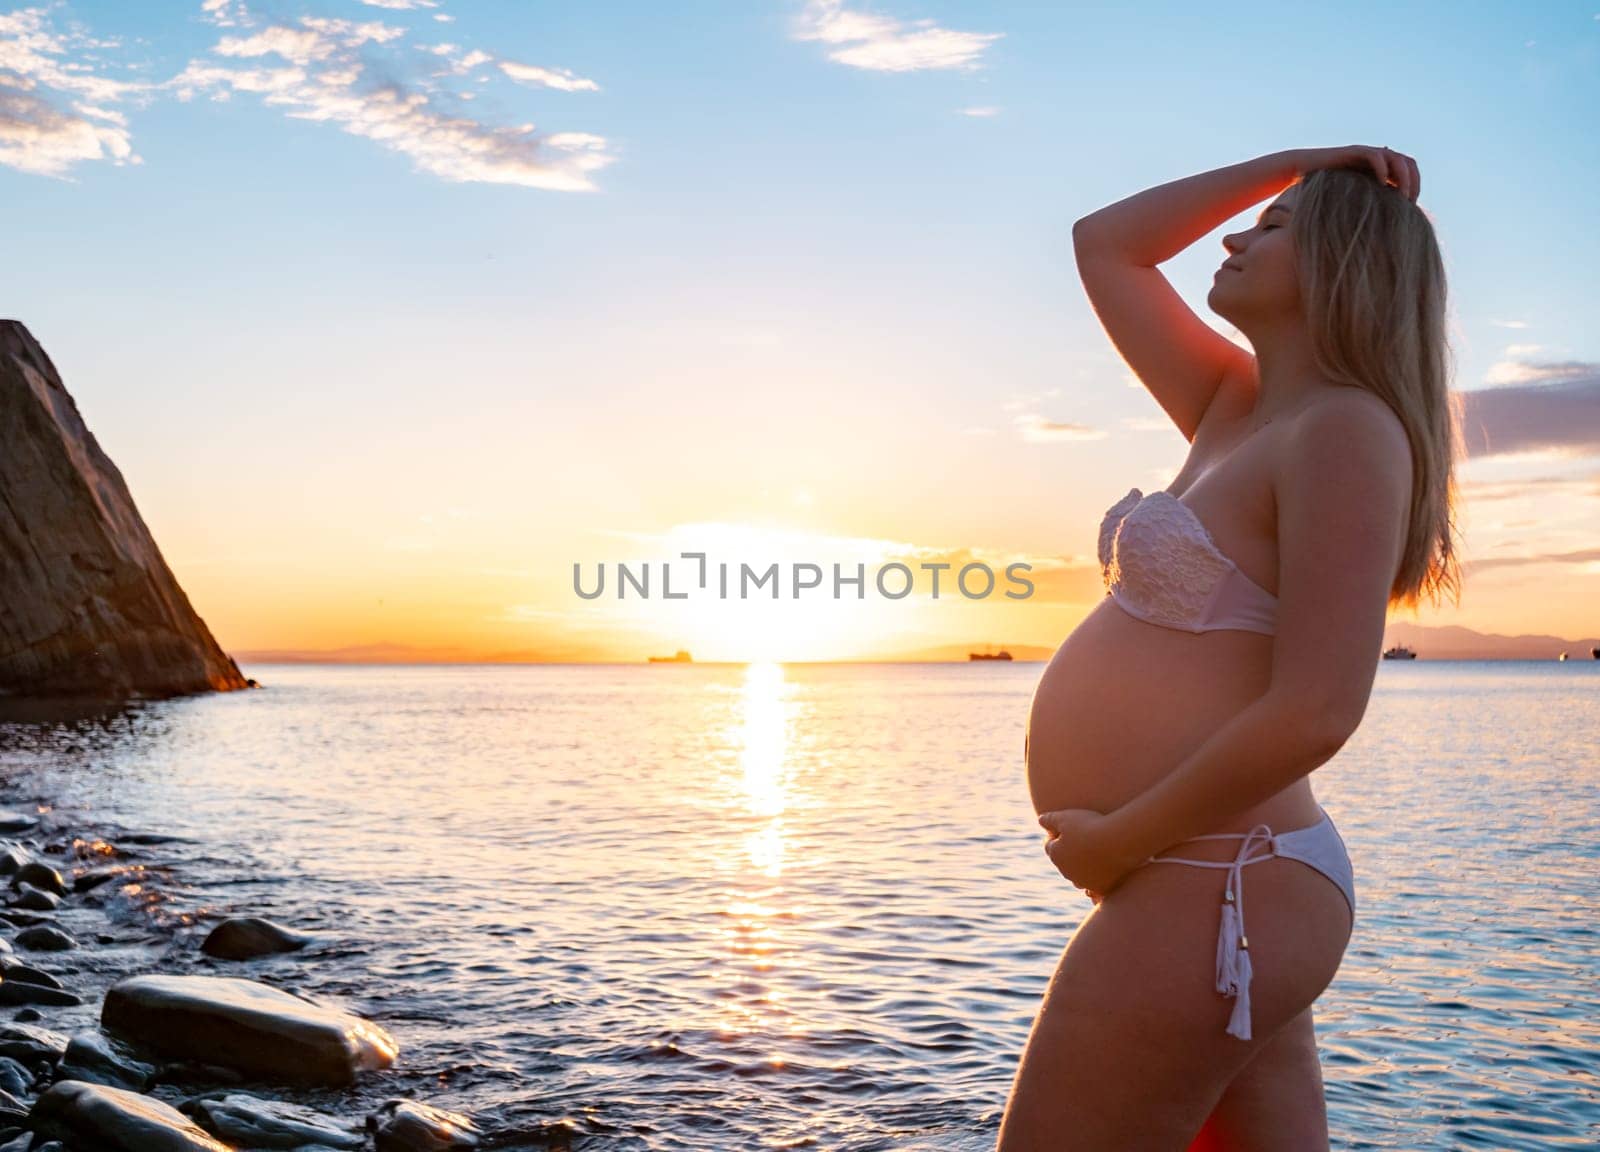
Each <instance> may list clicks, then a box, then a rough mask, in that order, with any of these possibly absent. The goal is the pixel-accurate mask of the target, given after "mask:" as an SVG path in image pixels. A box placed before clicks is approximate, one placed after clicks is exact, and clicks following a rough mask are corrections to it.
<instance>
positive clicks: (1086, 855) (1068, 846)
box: [1039, 808, 1139, 904]
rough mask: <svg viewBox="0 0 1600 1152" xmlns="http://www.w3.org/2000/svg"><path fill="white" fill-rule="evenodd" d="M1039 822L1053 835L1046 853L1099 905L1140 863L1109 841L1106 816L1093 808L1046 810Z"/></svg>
mask: <svg viewBox="0 0 1600 1152" xmlns="http://www.w3.org/2000/svg"><path fill="white" fill-rule="evenodd" d="M1039 823H1040V825H1041V826H1042V827H1043V828H1044V829H1045V831H1046V832H1048V833H1049V834H1050V836H1049V839H1047V840H1046V841H1045V845H1044V851H1045V855H1046V856H1048V857H1050V861H1051V863H1053V864H1054V865H1055V866H1056V869H1057V870H1058V871H1059V872H1060V873H1061V874H1062V875H1063V876H1065V877H1066V878H1067V879H1068V880H1070V881H1072V883H1073V884H1075V885H1076V886H1077V887H1079V888H1081V889H1083V890H1084V891H1085V892H1086V893H1088V895H1089V898H1090V899H1091V900H1094V902H1095V903H1096V904H1098V903H1099V902H1100V900H1101V899H1102V898H1103V896H1104V894H1105V893H1108V892H1111V891H1112V890H1113V889H1115V888H1116V886H1117V885H1118V884H1120V883H1121V882H1122V879H1123V877H1125V876H1127V875H1128V873H1130V872H1132V871H1133V870H1134V868H1135V866H1136V865H1137V864H1138V863H1139V861H1137V860H1127V859H1124V858H1123V857H1122V856H1121V855H1119V854H1118V853H1117V852H1116V851H1115V850H1114V849H1113V848H1112V846H1111V845H1110V844H1108V843H1107V842H1106V837H1105V836H1104V834H1103V832H1104V823H1105V816H1104V815H1103V814H1101V813H1099V812H1096V811H1095V810H1094V809H1093V808H1063V809H1059V810H1057V811H1053V812H1044V813H1041V814H1040V816H1039Z"/></svg>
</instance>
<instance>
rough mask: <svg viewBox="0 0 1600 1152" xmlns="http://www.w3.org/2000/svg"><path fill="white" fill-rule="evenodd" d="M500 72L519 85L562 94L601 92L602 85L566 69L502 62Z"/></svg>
mask: <svg viewBox="0 0 1600 1152" xmlns="http://www.w3.org/2000/svg"><path fill="white" fill-rule="evenodd" d="M500 71H502V72H504V73H505V74H506V75H507V76H509V77H511V79H513V80H515V81H516V82H517V83H518V84H536V85H538V86H539V87H541V88H556V89H559V90H560V91H562V92H598V91H600V85H598V84H596V83H595V82H594V81H593V80H585V79H584V78H583V77H582V76H574V75H573V74H572V73H571V72H568V71H567V70H566V69H565V68H540V67H538V66H537V65H533V64H518V63H517V62H516V61H515V60H502V61H500Z"/></svg>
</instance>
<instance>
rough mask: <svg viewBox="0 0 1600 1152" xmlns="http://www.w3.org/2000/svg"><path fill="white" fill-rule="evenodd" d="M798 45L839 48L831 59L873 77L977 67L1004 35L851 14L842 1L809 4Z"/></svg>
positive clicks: (797, 30)
mask: <svg viewBox="0 0 1600 1152" xmlns="http://www.w3.org/2000/svg"><path fill="white" fill-rule="evenodd" d="M791 35H792V36H793V38H794V39H796V40H819V41H821V42H823V43H824V44H830V45H835V46H836V47H833V48H832V49H831V50H830V51H829V52H828V58H829V59H830V60H836V61H838V62H839V63H840V64H848V65H850V66H851V67H852V68H865V69H868V70H869V71H873V72H919V71H924V70H928V69H961V70H965V71H970V70H972V69H975V68H977V67H978V66H979V59H978V58H979V57H980V56H982V55H983V53H984V51H985V50H986V49H987V48H988V47H989V45H990V44H992V43H993V42H994V41H996V40H998V39H1000V38H1001V36H1002V35H1003V33H1000V32H956V31H952V30H951V29H948V28H940V27H939V26H938V25H937V24H935V23H934V21H932V20H913V21H911V22H910V23H909V24H907V23H904V22H902V21H900V20H895V19H893V18H892V17H888V16H879V15H875V14H873V13H868V12H852V11H850V10H849V9H847V8H846V7H845V6H844V2H843V0H810V3H808V4H807V5H806V7H805V10H804V11H803V12H802V13H801V14H800V16H799V18H798V19H797V20H796V21H795V25H794V27H793V29H792V31H791Z"/></svg>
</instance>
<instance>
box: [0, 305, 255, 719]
mask: <svg viewBox="0 0 1600 1152" xmlns="http://www.w3.org/2000/svg"><path fill="white" fill-rule="evenodd" d="M247 683H248V682H247V681H246V680H245V678H244V677H243V676H241V675H240V673H239V666H238V665H237V664H235V663H234V662H233V661H232V660H231V659H230V658H229V657H228V655H227V654H226V653H224V652H223V651H222V649H221V648H220V647H218V645H217V642H216V640H215V639H213V638H212V635H211V632H210V630H209V629H207V628H206V626H205V622H204V621H202V620H201V619H200V617H199V616H197V615H195V611H194V609H193V608H192V607H190V605H189V599H188V597H186V596H185V595H184V594H183V589H182V588H179V587H178V582H177V580H175V579H174V578H173V575H172V571H171V570H170V569H169V568H168V567H167V564H166V561H165V560H163V559H162V558H161V550H160V549H159V548H157V547H156V542H155V540H153V539H152V538H151V536H150V531H149V529H147V528H146V527H145V525H144V521H143V520H142V519H140V517H139V512H138V509H136V508H135V507H134V505H133V497H132V496H130V495H129V494H128V486H127V485H126V484H125V483H123V480H122V474H121V473H120V472H118V471H117V466H116V465H115V464H113V463H112V462H111V460H110V459H109V458H108V457H107V456H106V454H105V453H104V452H102V451H101V450H100V445H99V444H98V443H97V442H96V441H95V438H94V436H93V435H92V434H91V433H90V432H89V430H88V429H87V428H86V427H84V423H83V418H82V417H81V416H79V415H78V406H77V405H76V404H74V403H73V400H72V397H71V396H69V395H68V394H67V390H66V388H65V387H63V385H62V383H61V377H60V376H58V375H57V374H56V370H55V367H54V365H52V364H51V363H50V358H49V357H48V356H46V355H45V353H44V349H43V348H41V347H39V344H38V341H36V340H34V338H33V336H32V334H30V333H29V332H28V330H27V328H25V327H23V326H22V325H21V324H19V323H17V322H16V321H15V320H0V695H23V696H62V695H73V696H78V695H84V696H97V697H108V698H127V697H139V696H148V697H156V696H172V695H179V694H182V693H187V692H203V691H206V690H208V689H218V690H225V689H232V688H244V687H246V686H247Z"/></svg>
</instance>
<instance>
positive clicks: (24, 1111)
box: [0, 1088, 28, 1125]
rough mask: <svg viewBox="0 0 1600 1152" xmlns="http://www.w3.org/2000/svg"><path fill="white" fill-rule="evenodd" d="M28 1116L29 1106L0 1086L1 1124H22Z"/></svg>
mask: <svg viewBox="0 0 1600 1152" xmlns="http://www.w3.org/2000/svg"><path fill="white" fill-rule="evenodd" d="M27 1118H28V1106H27V1105H26V1104H24V1103H23V1102H22V1101H21V1100H18V1099H17V1098H16V1097H15V1096H13V1095H12V1094H11V1093H9V1092H7V1091H5V1089H3V1088H0V1124H6V1125H12V1124H22V1123H23V1122H24V1121H26V1120H27Z"/></svg>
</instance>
